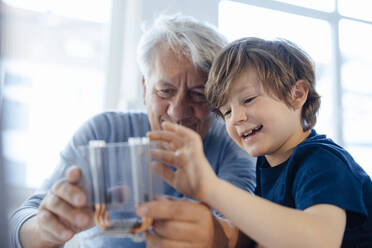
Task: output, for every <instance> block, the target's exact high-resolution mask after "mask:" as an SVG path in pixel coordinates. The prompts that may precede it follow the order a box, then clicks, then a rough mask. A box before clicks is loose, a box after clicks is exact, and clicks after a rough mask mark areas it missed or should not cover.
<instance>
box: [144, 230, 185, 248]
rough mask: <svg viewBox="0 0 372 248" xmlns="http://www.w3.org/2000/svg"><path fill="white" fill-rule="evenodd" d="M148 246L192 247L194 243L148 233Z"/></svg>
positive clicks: (152, 247)
mask: <svg viewBox="0 0 372 248" xmlns="http://www.w3.org/2000/svg"><path fill="white" fill-rule="evenodd" d="M146 247H147V248H158V247H161V248H181V247H182V248H189V247H190V248H191V247H192V245H191V244H189V243H186V242H184V241H177V240H170V239H166V238H164V237H161V236H159V235H156V234H152V233H149V232H147V233H146Z"/></svg>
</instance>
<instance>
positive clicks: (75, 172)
mask: <svg viewBox="0 0 372 248" xmlns="http://www.w3.org/2000/svg"><path fill="white" fill-rule="evenodd" d="M80 177H81V169H80V168H79V167H77V166H72V167H71V168H69V169H68V170H67V172H66V178H67V181H69V182H70V183H72V184H77V183H78V182H79V180H80Z"/></svg>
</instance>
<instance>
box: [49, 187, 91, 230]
mask: <svg viewBox="0 0 372 248" xmlns="http://www.w3.org/2000/svg"><path fill="white" fill-rule="evenodd" d="M42 208H45V209H47V210H48V211H50V212H52V213H53V214H54V215H56V216H58V218H62V219H63V220H64V221H65V222H67V223H68V224H69V225H72V226H76V227H78V228H83V227H85V226H86V225H88V223H89V216H88V215H87V214H86V213H85V212H84V211H82V209H79V208H74V207H72V206H71V205H69V204H68V203H67V202H65V201H64V200H62V199H60V198H59V197H58V196H56V195H54V194H53V193H49V194H48V195H47V197H45V199H44V201H43V204H42Z"/></svg>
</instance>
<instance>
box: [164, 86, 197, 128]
mask: <svg viewBox="0 0 372 248" xmlns="http://www.w3.org/2000/svg"><path fill="white" fill-rule="evenodd" d="M192 113H193V108H192V105H191V102H190V99H188V97H187V94H185V93H182V92H179V94H177V95H176V96H174V97H173V99H172V100H171V102H170V106H169V108H168V115H169V116H170V117H171V118H172V119H173V120H174V121H176V122H178V121H181V120H183V119H187V118H189V117H191V116H192Z"/></svg>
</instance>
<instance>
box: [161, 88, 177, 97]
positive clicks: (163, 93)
mask: <svg viewBox="0 0 372 248" xmlns="http://www.w3.org/2000/svg"><path fill="white" fill-rule="evenodd" d="M173 93H174V90H172V89H159V90H157V94H158V95H159V96H160V97H164V98H166V97H171V96H172V95H173Z"/></svg>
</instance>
